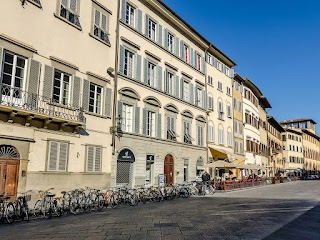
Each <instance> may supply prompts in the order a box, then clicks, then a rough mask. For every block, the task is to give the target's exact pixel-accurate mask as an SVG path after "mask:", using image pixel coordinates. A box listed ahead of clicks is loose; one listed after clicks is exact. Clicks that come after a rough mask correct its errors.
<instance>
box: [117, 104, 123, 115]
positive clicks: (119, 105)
mask: <svg viewBox="0 0 320 240" xmlns="http://www.w3.org/2000/svg"><path fill="white" fill-rule="evenodd" d="M122 106H123V103H122V102H120V101H118V114H117V116H116V117H117V118H118V117H120V118H122Z"/></svg>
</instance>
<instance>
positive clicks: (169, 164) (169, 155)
mask: <svg viewBox="0 0 320 240" xmlns="http://www.w3.org/2000/svg"><path fill="white" fill-rule="evenodd" d="M167 157H171V159H172V161H171V162H168V161H167ZM169 159H170V158H169ZM165 166H172V177H171V178H172V184H174V182H175V181H174V180H175V179H174V178H175V174H174V169H175V168H174V157H173V155H172V154H170V153H168V154H167V155H166V156H165V157H164V163H163V173H164V176H165V177H166V185H168V181H167V175H168V174H166V172H165V169H166V168H165Z"/></svg>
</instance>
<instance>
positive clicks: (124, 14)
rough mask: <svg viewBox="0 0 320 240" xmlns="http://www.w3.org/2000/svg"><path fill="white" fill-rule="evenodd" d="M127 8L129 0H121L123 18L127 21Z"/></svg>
mask: <svg viewBox="0 0 320 240" xmlns="http://www.w3.org/2000/svg"><path fill="white" fill-rule="evenodd" d="M126 8H127V0H122V1H121V20H122V21H123V22H126Z"/></svg>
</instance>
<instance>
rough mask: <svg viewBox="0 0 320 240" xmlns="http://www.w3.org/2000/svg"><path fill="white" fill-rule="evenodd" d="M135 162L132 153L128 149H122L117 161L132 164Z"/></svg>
mask: <svg viewBox="0 0 320 240" xmlns="http://www.w3.org/2000/svg"><path fill="white" fill-rule="evenodd" d="M135 160H136V159H135V157H134V154H133V152H132V151H131V150H130V149H128V148H124V149H122V150H121V151H120V153H119V155H118V161H123V162H134V161H135Z"/></svg>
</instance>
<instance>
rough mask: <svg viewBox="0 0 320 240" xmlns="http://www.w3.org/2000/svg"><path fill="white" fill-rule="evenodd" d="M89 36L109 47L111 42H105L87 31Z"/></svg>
mask: <svg viewBox="0 0 320 240" xmlns="http://www.w3.org/2000/svg"><path fill="white" fill-rule="evenodd" d="M89 36H90V37H92V38H94V39H95V40H97V41H99V42H101V43H103V44H104V45H106V46H108V47H111V44H110V43H107V42H105V41H102V40H101V39H100V38H98V37H97V36H95V35H93V34H92V33H89Z"/></svg>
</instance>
